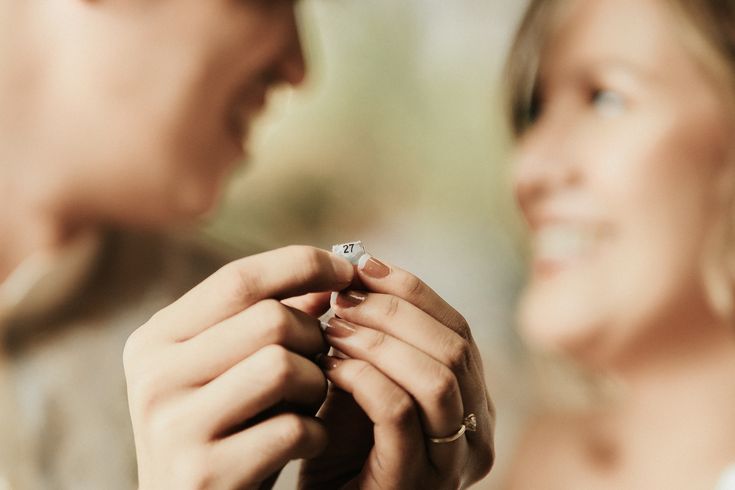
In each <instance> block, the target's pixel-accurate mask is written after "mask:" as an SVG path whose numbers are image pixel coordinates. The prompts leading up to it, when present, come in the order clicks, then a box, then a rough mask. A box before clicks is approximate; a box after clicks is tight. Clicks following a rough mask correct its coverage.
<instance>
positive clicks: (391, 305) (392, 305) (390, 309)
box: [384, 295, 401, 318]
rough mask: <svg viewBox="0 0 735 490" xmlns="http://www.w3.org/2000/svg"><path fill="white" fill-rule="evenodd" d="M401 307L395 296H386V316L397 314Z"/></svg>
mask: <svg viewBox="0 0 735 490" xmlns="http://www.w3.org/2000/svg"><path fill="white" fill-rule="evenodd" d="M400 308H401V300H400V299H399V298H398V297H397V296H392V295H391V296H388V299H387V301H386V302H385V310H384V314H385V316H386V318H393V317H395V316H396V315H397V314H398V311H399V310H400Z"/></svg>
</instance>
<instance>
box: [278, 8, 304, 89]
mask: <svg viewBox="0 0 735 490" xmlns="http://www.w3.org/2000/svg"><path fill="white" fill-rule="evenodd" d="M289 24H290V25H289V28H288V41H287V42H286V43H285V45H284V49H283V51H282V53H281V59H280V61H279V64H278V81H279V82H283V83H287V84H289V85H293V86H297V85H300V84H301V83H302V82H303V81H304V79H305V78H306V61H305V59H304V50H303V46H302V43H301V36H300V35H299V28H298V24H297V20H296V14H295V12H292V14H291V18H290V22H289Z"/></svg>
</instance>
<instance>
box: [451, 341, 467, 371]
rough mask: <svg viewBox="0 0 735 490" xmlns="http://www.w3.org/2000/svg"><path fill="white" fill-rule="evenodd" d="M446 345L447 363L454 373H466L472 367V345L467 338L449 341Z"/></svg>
mask: <svg viewBox="0 0 735 490" xmlns="http://www.w3.org/2000/svg"><path fill="white" fill-rule="evenodd" d="M448 344H449V345H448V346H447V347H446V354H445V357H446V361H445V362H446V365H447V367H449V369H450V370H451V371H452V372H454V373H465V372H467V371H469V369H470V362H471V351H472V349H471V347H470V343H469V342H468V341H467V340H465V339H458V340H454V341H451V342H449V343H448Z"/></svg>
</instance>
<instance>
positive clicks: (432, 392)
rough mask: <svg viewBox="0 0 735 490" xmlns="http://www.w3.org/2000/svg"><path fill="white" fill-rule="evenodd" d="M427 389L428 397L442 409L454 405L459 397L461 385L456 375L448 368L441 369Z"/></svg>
mask: <svg viewBox="0 0 735 490" xmlns="http://www.w3.org/2000/svg"><path fill="white" fill-rule="evenodd" d="M431 378H432V380H431V382H430V383H429V385H428V387H427V388H426V396H427V398H428V399H429V401H431V402H432V403H436V404H437V405H439V406H440V407H449V406H451V405H452V404H454V403H455V402H456V400H457V397H458V395H459V385H458V383H457V379H456V378H455V377H454V374H453V373H452V372H451V371H450V370H449V369H447V368H443V369H439V370H438V371H437V373H435V375H434V376H432V377H431Z"/></svg>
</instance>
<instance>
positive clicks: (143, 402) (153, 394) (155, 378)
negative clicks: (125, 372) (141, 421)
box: [128, 371, 164, 417]
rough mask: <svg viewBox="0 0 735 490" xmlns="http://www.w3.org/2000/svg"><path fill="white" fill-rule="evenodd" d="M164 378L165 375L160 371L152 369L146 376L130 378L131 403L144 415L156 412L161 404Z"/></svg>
mask: <svg viewBox="0 0 735 490" xmlns="http://www.w3.org/2000/svg"><path fill="white" fill-rule="evenodd" d="M162 378H163V376H162V375H161V374H160V373H159V372H157V371H152V372H150V373H148V374H147V375H146V376H141V377H140V378H138V379H135V380H128V392H129V395H130V404H131V406H134V407H135V408H136V411H137V412H138V413H140V414H141V415H143V416H144V417H147V416H149V415H150V414H152V413H154V412H155V411H156V408H157V407H158V405H159V404H160V401H161V398H162V389H161V387H162V386H163V385H164V381H163V379H162Z"/></svg>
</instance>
